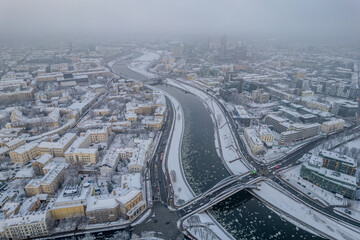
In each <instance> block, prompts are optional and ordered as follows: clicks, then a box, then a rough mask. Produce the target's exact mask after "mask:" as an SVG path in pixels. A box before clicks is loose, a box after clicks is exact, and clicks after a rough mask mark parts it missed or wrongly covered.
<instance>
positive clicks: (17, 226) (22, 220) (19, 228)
mask: <svg viewBox="0 0 360 240" xmlns="http://www.w3.org/2000/svg"><path fill="white" fill-rule="evenodd" d="M3 227H4V231H5V236H6V238H7V239H29V238H36V237H42V236H46V235H49V231H50V228H51V216H50V213H49V212H35V213H33V212H29V213H27V214H24V215H16V216H14V217H10V218H7V219H5V223H4V226H3Z"/></svg>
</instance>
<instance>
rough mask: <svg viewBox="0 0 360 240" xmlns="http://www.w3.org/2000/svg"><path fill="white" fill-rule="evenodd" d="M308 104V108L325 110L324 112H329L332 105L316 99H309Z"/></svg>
mask: <svg viewBox="0 0 360 240" xmlns="http://www.w3.org/2000/svg"><path fill="white" fill-rule="evenodd" d="M306 106H307V107H308V108H312V109H319V110H321V111H324V112H329V111H330V106H329V105H327V104H325V103H320V102H316V101H308V102H307V103H306Z"/></svg>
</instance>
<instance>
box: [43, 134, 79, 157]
mask: <svg viewBox="0 0 360 240" xmlns="http://www.w3.org/2000/svg"><path fill="white" fill-rule="evenodd" d="M75 140H76V134H75V133H66V134H65V135H64V136H63V137H62V138H61V139H60V140H59V141H57V142H41V143H40V144H39V145H38V150H39V154H40V155H43V154H46V153H47V154H50V155H52V156H54V157H64V156H65V155H64V153H65V151H66V150H67V149H68V148H69V147H70V145H71V144H72V143H73V142H74V141H75Z"/></svg>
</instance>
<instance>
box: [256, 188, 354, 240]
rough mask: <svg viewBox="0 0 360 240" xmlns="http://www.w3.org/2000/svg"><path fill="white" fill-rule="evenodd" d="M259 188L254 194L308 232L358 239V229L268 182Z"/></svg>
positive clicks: (337, 237) (345, 238)
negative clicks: (320, 211) (319, 210)
mask: <svg viewBox="0 0 360 240" xmlns="http://www.w3.org/2000/svg"><path fill="white" fill-rule="evenodd" d="M260 188H261V190H257V191H254V194H255V195H257V196H258V197H259V198H261V199H264V201H265V202H267V203H269V204H271V205H272V206H274V207H275V208H277V209H281V211H282V212H283V213H282V214H281V215H282V217H284V218H286V219H288V220H290V221H291V220H293V222H294V221H296V222H298V223H297V224H300V223H301V224H300V225H299V227H301V228H304V229H306V230H308V231H310V232H314V231H317V232H321V233H322V235H324V236H326V237H327V238H331V239H339V240H341V239H344V240H349V239H360V230H359V229H355V228H351V227H349V226H348V225H346V224H343V223H341V222H337V221H335V220H333V219H331V218H329V217H327V216H325V215H323V214H322V213H319V212H317V211H315V210H314V209H312V208H310V207H308V206H307V205H304V203H301V202H299V201H297V200H295V199H293V198H291V197H289V196H288V195H286V194H284V193H283V192H281V191H279V190H277V189H276V188H275V187H273V186H272V185H270V184H269V183H267V182H262V183H261V187H260ZM276 212H278V211H276ZM295 224H296V223H295Z"/></svg>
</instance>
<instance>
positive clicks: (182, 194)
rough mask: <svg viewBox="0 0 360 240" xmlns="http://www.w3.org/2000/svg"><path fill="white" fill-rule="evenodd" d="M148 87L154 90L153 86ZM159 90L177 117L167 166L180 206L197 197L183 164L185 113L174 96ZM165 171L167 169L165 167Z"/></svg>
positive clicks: (175, 200) (168, 150) (175, 201)
mask: <svg viewBox="0 0 360 240" xmlns="http://www.w3.org/2000/svg"><path fill="white" fill-rule="evenodd" d="M148 87H150V88H154V87H152V86H148ZM157 90H159V91H161V92H162V93H163V94H164V95H166V96H167V97H168V98H169V99H170V101H171V102H172V104H173V107H174V109H175V111H176V116H174V121H175V123H174V125H173V128H174V129H173V135H172V139H171V144H170V145H168V146H167V148H166V151H167V152H169V155H168V158H167V166H168V171H169V174H170V180H171V185H172V188H173V190H174V203H175V205H179V204H177V203H178V202H179V201H180V202H184V201H185V202H186V201H189V200H191V199H193V198H194V197H195V193H194V192H193V191H192V190H191V188H190V186H189V184H188V183H187V181H186V179H185V176H184V174H183V168H182V163H181V142H182V136H183V131H184V112H183V109H182V106H181V104H180V103H179V102H178V101H177V100H176V99H175V98H174V97H173V96H171V95H169V94H168V93H167V92H165V91H163V90H160V89H157ZM164 154H166V153H164ZM163 163H165V162H163ZM163 169H165V168H164V167H163ZM173 173H175V174H173ZM172 175H174V176H175V177H171V176H172Z"/></svg>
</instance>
